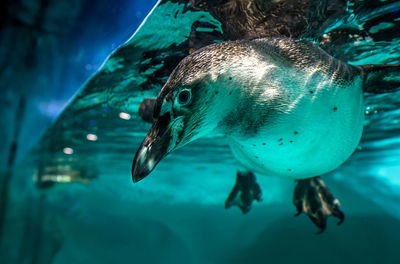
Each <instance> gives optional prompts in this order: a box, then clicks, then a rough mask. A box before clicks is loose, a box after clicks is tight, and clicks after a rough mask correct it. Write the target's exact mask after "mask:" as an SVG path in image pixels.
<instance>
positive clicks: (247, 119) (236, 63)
mask: <svg viewBox="0 0 400 264" xmlns="http://www.w3.org/2000/svg"><path fill="white" fill-rule="evenodd" d="M393 71H399V65H389V66H372V65H366V66H352V65H349V64H346V63H344V62H342V61H340V60H337V59H335V58H334V57H332V56H330V55H329V54H327V53H326V52H325V51H323V50H322V49H320V48H319V47H317V46H315V45H314V44H313V43H311V42H307V41H302V40H294V39H290V38H259V39H253V40H239V41H227V42H221V43H216V44H212V45H209V46H206V47H204V48H201V49H199V50H198V51H196V52H194V53H192V54H191V55H189V56H187V57H186V58H185V59H183V60H182V61H181V62H180V63H179V64H178V66H177V67H176V68H175V69H174V71H173V72H172V74H171V75H170V77H169V79H168V80H167V82H166V83H165V85H164V86H163V88H162V89H161V91H160V93H159V95H158V97H157V98H156V99H155V100H154V107H153V109H152V111H153V120H154V121H153V125H152V127H151V129H150V131H149V132H148V134H147V136H146V137H145V139H144V140H143V143H142V144H141V146H140V147H139V149H138V151H137V152H136V155H135V158H134V160H133V166H132V179H133V181H134V182H138V181H140V180H142V179H143V178H144V177H146V176H147V175H149V174H150V172H151V171H152V170H153V169H154V168H155V166H156V165H157V164H158V163H159V162H160V161H161V160H162V159H163V158H164V157H165V156H167V155H168V154H169V153H171V152H172V151H174V150H175V149H178V148H181V147H183V146H185V145H186V144H188V143H190V142H192V141H194V140H196V139H198V138H201V137H203V136H205V135H210V134H222V135H224V136H225V137H226V138H227V140H228V143H229V146H230V148H231V150H232V153H233V155H234V157H235V159H236V160H237V163H238V171H237V175H236V184H235V186H234V188H233V190H232V192H231V194H230V195H229V197H228V199H227V200H226V203H225V207H226V208H229V207H231V206H232V205H236V206H238V207H240V209H241V210H242V211H243V212H244V213H246V212H248V211H249V210H250V207H251V204H252V201H254V200H256V201H260V200H261V189H260V186H259V185H258V183H257V182H256V180H255V173H257V174H261V175H266V176H278V177H286V178H292V179H294V180H295V182H296V186H295V189H294V195H293V203H294V205H295V207H296V209H297V214H301V213H305V214H307V215H308V216H309V218H310V219H311V220H312V222H313V223H314V224H315V225H317V227H319V228H320V231H319V232H320V233H321V232H323V231H324V230H325V228H326V221H327V217H328V216H331V215H332V216H335V217H337V218H338V219H339V224H340V223H342V222H343V220H344V214H343V212H342V210H341V207H340V202H339V200H338V199H337V198H335V196H334V195H333V194H332V192H331V191H330V190H329V189H328V188H327V186H326V185H325V183H324V182H323V181H322V179H321V175H324V174H326V173H329V172H331V171H333V170H335V169H336V168H338V167H339V166H340V165H341V164H343V163H344V162H345V161H346V160H347V159H348V158H349V157H350V156H351V154H352V153H353V152H354V150H355V149H356V147H357V146H358V144H359V142H360V139H361V135H362V131H363V122H364V100H363V93H364V91H366V90H368V91H369V92H371V91H372V92H373V91H374V89H376V87H374V83H376V81H373V80H375V79H374V78H373V77H374V76H375V77H376V76H378V77H379V76H382V73H387V72H393ZM368 84H370V88H369V89H366V88H365V87H364V86H368ZM396 85H400V83H398V81H397V84H396ZM371 87H372V88H371ZM397 87H398V86H397Z"/></svg>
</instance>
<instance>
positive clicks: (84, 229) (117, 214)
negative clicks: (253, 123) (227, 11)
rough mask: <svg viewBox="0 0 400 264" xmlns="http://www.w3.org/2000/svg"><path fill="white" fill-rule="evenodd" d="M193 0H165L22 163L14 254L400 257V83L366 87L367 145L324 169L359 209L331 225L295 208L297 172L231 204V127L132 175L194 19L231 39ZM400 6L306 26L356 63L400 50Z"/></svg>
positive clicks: (17, 174) (177, 258)
mask: <svg viewBox="0 0 400 264" xmlns="http://www.w3.org/2000/svg"><path fill="white" fill-rule="evenodd" d="M360 2H361V3H362V2H363V1H360ZM186 7H187V6H186ZM186 7H185V5H184V4H179V3H175V1H171V2H170V1H163V2H162V3H159V5H158V6H156V7H155V8H154V9H153V11H152V12H151V14H149V16H148V17H147V19H146V20H145V21H144V22H143V24H142V26H141V27H139V29H138V30H137V31H136V33H135V34H134V35H133V36H132V37H131V38H130V39H129V40H128V41H127V42H126V43H125V44H123V45H122V46H121V47H119V48H118V49H116V50H115V51H114V52H113V53H112V54H111V55H110V56H109V57H108V59H107V60H106V61H105V62H104V64H103V65H102V66H101V67H100V69H99V71H98V72H97V73H96V74H95V75H93V76H92V78H91V79H89V80H88V81H87V82H86V84H84V85H83V87H82V88H81V89H80V90H79V92H78V93H77V94H76V95H75V97H74V98H73V99H72V100H71V102H70V103H69V105H68V106H67V107H66V109H65V110H64V112H63V113H62V114H61V115H60V117H59V118H58V119H57V121H56V122H55V123H54V124H53V126H52V127H51V128H49V129H48V130H47V132H46V133H45V135H44V136H43V138H42V139H41V141H40V142H39V143H38V144H37V145H36V146H35V147H34V149H33V150H32V151H31V152H30V154H29V155H28V156H27V157H26V158H25V159H24V160H23V161H22V162H20V163H19V166H18V167H17V168H16V169H15V171H14V177H13V181H12V183H11V191H10V194H9V196H10V197H9V204H10V205H11V206H9V209H8V213H7V218H6V229H5V237H6V240H7V242H6V244H5V246H4V249H5V251H4V252H7V255H8V256H7V259H8V260H9V261H7V263H29V262H30V261H31V260H32V259H36V263H125V262H128V263H294V262H299V263H306V262H307V263H317V262H325V263H338V262H339V261H340V262H342V263H361V262H362V263H399V262H400V258H399V257H398V253H397V252H398V245H399V242H400V236H399V235H400V229H399V223H400V176H399V172H400V137H399V131H400V121H399V120H400V112H399V106H400V91H399V90H398V89H397V90H398V91H393V92H392V93H386V94H379V95H366V109H365V113H366V121H365V129H364V135H363V138H362V141H361V143H360V146H359V147H358V148H357V150H356V152H355V153H354V154H353V156H352V157H351V158H350V159H349V160H348V161H347V162H346V163H345V164H344V165H343V166H341V167H340V168H339V169H337V170H336V171H334V172H332V173H329V174H328V175H325V176H324V180H325V182H326V183H327V185H328V186H329V188H330V189H331V190H332V191H333V192H334V194H335V195H336V197H338V198H339V199H340V201H341V204H342V209H343V211H344V212H345V214H346V220H345V222H344V224H343V225H341V226H336V225H335V221H336V220H334V219H329V221H328V228H327V230H326V232H325V233H324V234H322V235H315V232H316V231H317V228H316V227H315V226H314V225H313V224H312V223H311V222H310V221H309V219H308V218H307V217H306V216H305V215H301V216H300V217H297V218H295V217H293V214H294V213H295V208H294V206H293V205H292V193H293V188H294V182H293V181H292V180H287V179H280V178H273V177H263V176H261V175H260V176H258V177H257V181H258V182H259V183H260V185H261V188H262V190H263V201H262V202H260V203H255V204H253V208H252V209H251V211H250V212H249V213H248V214H246V215H243V214H242V213H241V212H240V210H239V209H238V208H231V209H229V210H225V209H224V202H225V199H226V198H227V196H228V194H229V192H230V190H231V188H232V187H233V185H234V182H235V173H236V163H235V160H234V158H233V156H232V154H231V152H230V150H229V148H228V146H227V143H226V141H225V140H224V138H222V137H218V136H217V137H212V138H203V139H200V140H197V141H195V142H192V143H191V144H190V145H188V146H185V147H184V148H182V149H180V150H178V151H176V152H174V153H172V154H171V155H169V156H168V157H167V158H166V159H165V160H163V161H162V162H161V163H160V164H159V165H158V166H157V168H156V169H155V171H154V172H152V174H151V175H150V176H148V177H147V178H146V179H144V180H143V181H141V182H139V183H137V184H133V183H132V179H131V164H132V159H133V157H134V154H135V152H136V150H137V148H138V147H139V145H140V143H141V142H142V140H143V138H144V136H145V135H146V133H147V131H148V130H149V128H150V125H149V124H147V123H145V122H143V121H142V120H141V119H140V117H139V116H138V114H137V109H138V106H139V104H140V102H141V101H142V100H143V98H145V97H155V96H156V95H157V94H158V91H159V90H160V88H161V86H162V84H163V83H164V82H165V81H166V78H167V76H168V69H170V68H171V67H172V65H176V63H177V62H179V60H180V59H181V58H183V57H184V56H186V55H188V54H189V53H190V48H192V46H190V44H188V43H187V42H188V38H189V39H190V37H189V36H191V33H193V28H192V25H194V24H195V23H199V24H198V25H200V26H198V27H197V28H196V29H195V31H196V32H206V33H209V34H213V36H214V37H213V39H212V40H211V42H219V41H222V40H226V39H227V38H228V37H227V36H226V35H224V34H225V32H224V30H226V29H225V28H224V23H223V22H221V21H220V20H221V19H220V20H218V19H217V18H215V17H214V16H212V15H211V13H212V12H207V11H204V10H196V9H193V10H191V9H186ZM399 8H400V2H399V1H374V2H373V4H372V5H371V6H368V5H367V6H366V7H364V8H363V6H362V5H361V7H360V8H358V9H357V8H352V5H351V3H350V2H348V3H347V8H346V9H345V10H344V11H343V12H341V13H339V14H337V15H335V16H333V17H332V18H330V19H327V20H326V21H325V22H324V23H321V24H320V25H319V28H318V30H317V29H314V30H309V31H305V32H302V34H300V35H301V36H302V38H304V39H307V40H311V41H314V42H316V44H319V45H320V46H321V47H322V48H323V49H325V50H326V51H327V52H329V53H330V54H332V55H333V56H335V57H337V58H339V59H342V60H345V61H347V62H348V63H351V64H355V65H361V64H369V63H373V64H392V63H400V13H399ZM200 39H205V38H203V37H202V38H200ZM207 41H208V42H207ZM207 41H204V43H202V42H200V44H202V45H205V44H210V40H207ZM200 44H199V45H200ZM195 48H198V46H195ZM172 57H175V59H171V60H169V59H168V58H172ZM172 68H173V67H172ZM32 256H35V257H34V258H33V257H32Z"/></svg>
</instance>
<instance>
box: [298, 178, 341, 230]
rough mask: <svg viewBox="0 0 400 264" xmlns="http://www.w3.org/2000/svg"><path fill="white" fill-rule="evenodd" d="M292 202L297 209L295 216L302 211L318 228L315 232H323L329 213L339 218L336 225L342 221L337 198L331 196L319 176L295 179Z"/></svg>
mask: <svg viewBox="0 0 400 264" xmlns="http://www.w3.org/2000/svg"><path fill="white" fill-rule="evenodd" d="M293 204H294V205H295V206H296V209H297V214H296V216H298V215H300V214H301V213H302V212H304V213H305V214H307V215H308V217H309V218H310V219H311V221H312V222H313V223H314V224H315V225H316V226H317V227H319V228H320V231H319V232H318V233H317V234H320V233H322V232H324V230H325V228H326V220H327V218H328V216H330V215H333V216H335V217H337V218H339V219H340V221H339V222H338V223H337V224H338V225H340V224H342V223H343V221H344V214H343V212H342V210H341V209H340V203H339V200H338V199H336V198H335V196H333V194H332V193H331V191H330V190H329V189H328V187H326V185H325V183H324V182H323V181H322V180H321V178H320V177H314V178H309V179H304V180H297V181H296V187H295V189H294V196H293Z"/></svg>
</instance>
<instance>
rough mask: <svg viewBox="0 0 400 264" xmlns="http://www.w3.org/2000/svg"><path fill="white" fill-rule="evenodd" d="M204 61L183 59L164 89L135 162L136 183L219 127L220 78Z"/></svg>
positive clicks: (133, 168)
mask: <svg viewBox="0 0 400 264" xmlns="http://www.w3.org/2000/svg"><path fill="white" fill-rule="evenodd" d="M202 61H203V60H200V62H199V61H198V60H196V58H193V57H191V56H189V57H187V58H186V59H184V60H183V61H182V62H181V63H180V64H179V65H178V66H177V68H176V69H175V70H174V71H173V73H172V74H171V76H170V78H169V79H168V81H167V83H166V84H165V85H164V87H163V88H162V89H161V91H160V93H159V95H158V97H157V99H156V100H155V104H154V108H153V120H154V121H153V125H152V127H151V129H150V131H149V132H148V134H147V135H146V137H145V139H144V141H143V143H142V144H141V146H140V147H139V149H138V151H137V152H136V155H135V158H134V160H133V166H132V179H133V181H134V182H138V181H140V180H141V179H143V178H144V177H146V176H147V175H148V174H149V173H150V172H151V171H152V170H153V169H154V167H155V166H156V165H157V163H158V162H159V161H161V160H162V159H163V158H164V157H165V156H167V155H168V154H169V153H171V152H172V151H173V150H175V149H178V148H180V147H183V146H184V145H186V144H187V143H189V142H191V141H193V140H195V139H197V138H200V137H202V136H204V135H206V134H209V133H211V132H213V130H214V129H215V128H216V127H217V125H218V120H219V118H220V116H221V115H220V114H219V113H220V112H221V111H223V107H222V104H221V103H222V102H220V104H219V103H218V100H221V99H222V98H223V96H221V94H220V95H219V94H218V93H219V92H218V90H219V89H218V87H221V85H222V84H221V80H220V79H221V78H219V77H221V76H220V74H216V73H215V69H216V68H215V67H209V66H210V65H205V64H202V63H201V62H202ZM211 69H214V70H211ZM220 91H222V90H220ZM221 93H222V92H221Z"/></svg>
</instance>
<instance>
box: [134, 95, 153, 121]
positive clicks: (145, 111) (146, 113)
mask: <svg viewBox="0 0 400 264" xmlns="http://www.w3.org/2000/svg"><path fill="white" fill-rule="evenodd" d="M155 103H156V98H144V99H143V101H142V102H141V103H140V105H139V109H138V114H139V116H140V117H141V118H142V120H143V121H145V122H147V123H150V124H151V123H153V110H154V105H155Z"/></svg>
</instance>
